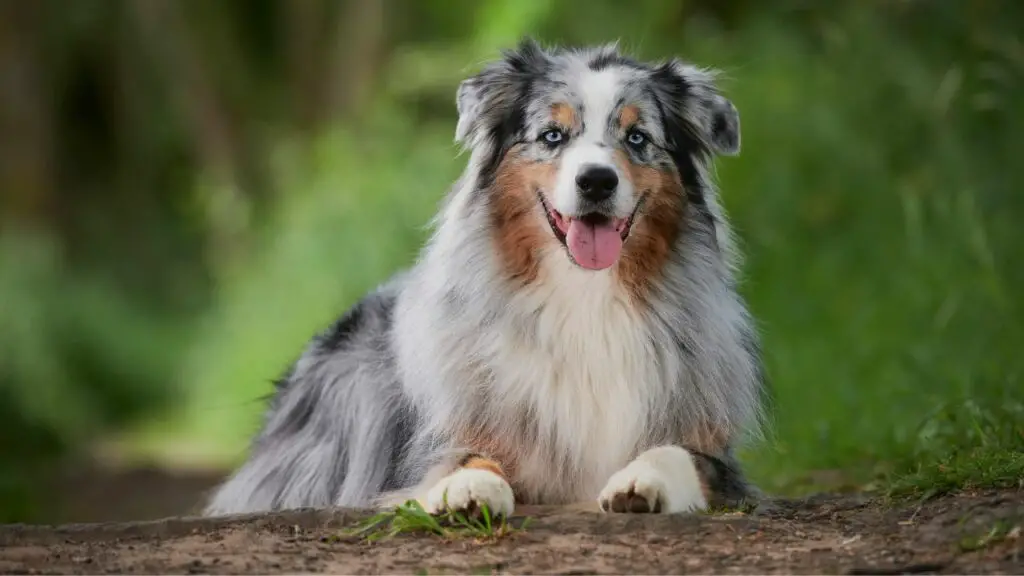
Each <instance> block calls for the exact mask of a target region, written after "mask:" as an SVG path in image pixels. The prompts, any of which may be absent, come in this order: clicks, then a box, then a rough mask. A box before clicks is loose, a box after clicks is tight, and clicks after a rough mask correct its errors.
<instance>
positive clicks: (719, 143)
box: [651, 60, 740, 156]
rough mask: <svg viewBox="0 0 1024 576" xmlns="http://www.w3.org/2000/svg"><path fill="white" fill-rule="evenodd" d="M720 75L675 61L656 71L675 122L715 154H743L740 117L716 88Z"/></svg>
mask: <svg viewBox="0 0 1024 576" xmlns="http://www.w3.org/2000/svg"><path fill="white" fill-rule="evenodd" d="M716 76H717V74H716V72H715V71H713V70H708V69H703V68H697V67H696V66H693V65H690V64H686V63H684V62H681V61H679V60H672V61H670V62H668V63H666V64H663V65H661V66H659V67H657V68H655V70H654V72H653V73H652V76H651V78H652V81H653V82H654V85H655V91H656V93H657V94H658V95H659V97H660V98H661V99H662V100H663V102H664V104H665V107H666V109H667V111H668V112H670V113H671V114H673V115H674V116H675V118H674V119H675V120H677V121H680V122H682V123H683V124H685V125H686V127H687V131H688V132H690V133H691V134H693V136H696V137H697V138H699V139H700V140H701V141H702V142H704V144H705V145H706V146H707V147H708V148H709V149H710V150H711V151H712V152H714V153H716V154H720V155H723V156H736V155H738V154H739V152H740V114H739V111H738V110H737V109H736V106H735V105H734V104H733V103H732V102H731V101H730V100H729V99H728V98H726V97H725V96H723V95H722V94H721V93H720V92H719V90H718V87H717V86H716V85H715V79H716Z"/></svg>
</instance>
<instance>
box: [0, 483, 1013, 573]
mask: <svg viewBox="0 0 1024 576" xmlns="http://www.w3.org/2000/svg"><path fill="white" fill-rule="evenodd" d="M365 514H366V513H365V512H360V511H296V512H288V513H278V514H269V515H258V516H247V517H235V518H224V519H199V518H180V519H169V520H157V521H146V522H132V523H94V524H75V525H62V526H58V527H48V526H26V525H11V526H5V527H0V573H16V574H17V573H22V574H37V573H38V574H47V573H78V574H84V573H90V574H97V573H123V572H130V573H163V574H168V573H224V574H227V573H254V572H256V573H299V572H301V573H310V572H327V573H335V574H371V573H392V574H400V573H416V574H440V573H464V574H465V573H473V574H488V573H507V572H511V573H535V574H549V573H552V574H554V573H557V574H604V573H620V574H621V573H648V574H649V573H659V574H661V573H665V574H668V573H747V574H749V573H760V574H764V573H780V572H781V573H816V574H820V573H846V574H900V573H969V574H980V573H1018V574H1019V573H1024V550H1022V548H1024V538H1022V537H1021V535H1020V531H1021V526H1022V525H1024V491H1021V490H1012V491H1006V490H1003V491H989V492H980V493H965V494H958V495H955V496H947V497H943V498H937V499H933V500H930V501H928V502H925V503H923V504H922V503H906V504H900V505H885V504H884V503H883V502H881V501H879V500H873V499H871V498H868V497H865V496H861V495H823V496H816V497H812V498H808V499H802V500H779V501H776V502H774V503H773V504H771V505H770V506H767V507H765V508H764V509H761V510H758V511H754V512H753V513H752V514H748V515H741V514H733V515H721V516H690V515H678V516H650V515H629V516H627V515H603V514H600V513H598V512H591V511H580V510H570V509H549V508H533V509H522V510H520V511H519V512H518V513H517V516H518V515H530V516H531V517H532V518H533V520H532V521H531V523H530V524H529V525H528V526H527V528H526V530H525V531H521V532H515V533H513V534H511V535H509V536H505V537H503V538H500V539H498V540H497V541H494V542H477V541H473V540H470V539H465V538H463V539H455V540H450V541H444V540H441V539H440V538H438V537H435V536H430V535H403V536H398V537H395V538H394V539H391V540H384V541H378V542H376V543H366V542H364V541H360V540H358V539H355V538H350V537H340V538H339V537H338V536H339V533H340V530H341V529H342V528H344V527H347V526H351V525H352V524H353V523H354V522H357V521H358V520H359V519H360V518H363V517H365ZM514 521H518V520H514Z"/></svg>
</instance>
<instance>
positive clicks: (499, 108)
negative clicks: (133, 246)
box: [455, 37, 550, 147]
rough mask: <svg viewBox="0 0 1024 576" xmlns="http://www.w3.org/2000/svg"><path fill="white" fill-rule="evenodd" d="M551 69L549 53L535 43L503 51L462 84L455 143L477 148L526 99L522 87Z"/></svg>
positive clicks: (457, 102) (530, 41)
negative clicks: (548, 68)
mask: <svg viewBox="0 0 1024 576" xmlns="http://www.w3.org/2000/svg"><path fill="white" fill-rule="evenodd" d="M549 65H550V57H549V55H548V54H547V52H545V51H544V49H543V48H542V47H541V46H540V44H538V43H537V42H536V41H535V40H534V39H532V38H529V37H526V38H524V39H523V40H522V41H520V43H519V45H518V46H517V47H516V48H515V49H513V50H506V51H504V52H503V53H502V57H501V58H500V59H498V60H496V61H494V62H491V63H489V64H487V65H486V66H485V67H484V68H483V70H481V71H480V72H478V73H477V74H475V75H473V76H471V77H469V78H467V79H465V80H463V81H462V83H460V84H459V88H458V91H457V92H456V96H455V107H456V110H457V111H458V114H459V121H458V124H457V125H456V127H455V141H456V142H458V143H460V144H463V145H466V146H469V147H473V146H475V145H476V143H477V142H478V141H479V139H480V138H481V137H482V136H486V134H487V132H488V129H489V128H493V127H495V126H497V125H499V124H501V123H502V122H503V120H504V119H505V117H506V116H507V115H509V114H510V113H511V112H512V110H513V109H514V108H515V106H516V105H517V102H518V101H519V100H522V99H524V98H525V96H526V94H524V90H523V87H524V86H527V85H528V83H529V81H530V79H531V78H533V77H535V76H536V75H539V74H543V73H544V71H545V70H546V69H547V67H548V66H549ZM519 103H520V104H521V102H519Z"/></svg>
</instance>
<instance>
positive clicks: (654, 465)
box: [597, 446, 707, 514]
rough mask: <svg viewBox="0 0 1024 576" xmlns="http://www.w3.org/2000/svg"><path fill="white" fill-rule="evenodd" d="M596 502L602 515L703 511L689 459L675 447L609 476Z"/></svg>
mask: <svg viewBox="0 0 1024 576" xmlns="http://www.w3.org/2000/svg"><path fill="white" fill-rule="evenodd" d="M597 501H598V503H599V504H600V505H601V510H604V511H605V512H637V513H646V512H653V513H655V514H658V513H661V514H674V513H676V512H691V511H694V510H703V509H706V508H707V500H706V498H705V496H704V490H703V488H702V486H701V481H700V476H699V474H698V472H697V467H696V466H694V463H693V457H692V456H690V453H689V452H687V451H686V450H685V449H683V448H679V447H678V446H661V447H658V448H652V449H651V450H648V451H647V452H644V453H643V454H641V455H640V456H638V457H637V458H636V459H635V460H633V461H632V462H630V463H629V464H628V465H626V467H625V468H623V469H622V470H619V471H618V472H616V473H615V474H612V477H611V478H610V479H608V483H607V484H605V487H604V489H603V490H601V494H600V495H599V496H598V498H597Z"/></svg>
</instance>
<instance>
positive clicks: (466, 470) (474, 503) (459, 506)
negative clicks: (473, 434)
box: [418, 454, 515, 517]
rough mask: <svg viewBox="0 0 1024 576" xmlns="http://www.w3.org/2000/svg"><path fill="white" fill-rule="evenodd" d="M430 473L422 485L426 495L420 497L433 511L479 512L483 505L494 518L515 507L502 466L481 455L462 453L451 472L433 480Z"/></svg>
mask: <svg viewBox="0 0 1024 576" xmlns="http://www.w3.org/2000/svg"><path fill="white" fill-rule="evenodd" d="M433 478H436V474H428V475H427V478H426V479H425V482H424V484H427V483H429V484H427V485H421V488H422V489H424V490H425V494H424V495H423V496H421V497H420V498H418V500H419V502H420V504H421V505H422V506H423V508H424V509H425V510H426V511H427V512H429V513H431V514H443V513H445V512H462V513H466V514H478V513H479V512H480V511H481V509H482V508H483V506H484V505H486V506H487V508H488V511H489V512H490V514H491V516H492V517H495V516H505V517H508V516H511V515H512V512H513V510H514V509H515V495H514V494H513V492H512V486H511V485H510V484H509V481H508V478H506V476H505V472H504V471H503V469H502V467H501V465H500V464H499V463H497V462H496V461H494V460H492V459H490V458H487V457H486V456H482V455H480V454H467V455H465V456H463V457H462V458H461V459H460V460H459V461H458V463H457V465H456V466H455V468H454V470H451V471H450V472H449V473H448V474H445V475H444V476H442V477H441V478H440V479H439V480H434V479H433Z"/></svg>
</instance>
